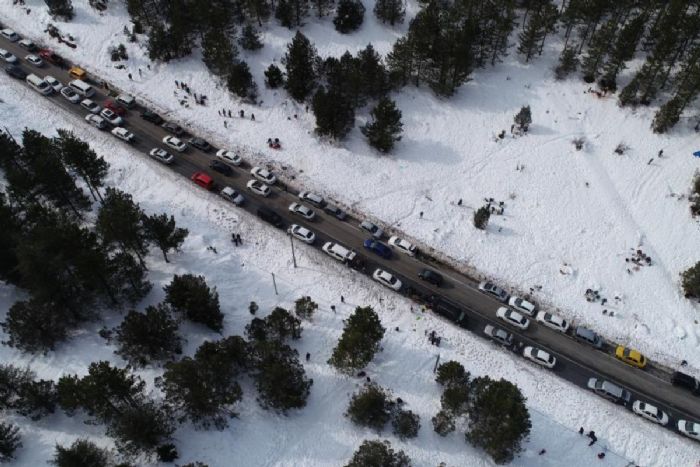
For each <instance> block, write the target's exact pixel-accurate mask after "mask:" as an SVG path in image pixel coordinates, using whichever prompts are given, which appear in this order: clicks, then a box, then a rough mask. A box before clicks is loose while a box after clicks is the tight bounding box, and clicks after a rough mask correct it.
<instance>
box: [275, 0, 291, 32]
mask: <svg viewBox="0 0 700 467" xmlns="http://www.w3.org/2000/svg"><path fill="white" fill-rule="evenodd" d="M275 18H277V21H279V22H280V25H282V26H284V27H285V28H289V29H292V28H293V27H294V26H295V24H294V12H293V11H292V4H291V0H278V1H277V6H276V7H275Z"/></svg>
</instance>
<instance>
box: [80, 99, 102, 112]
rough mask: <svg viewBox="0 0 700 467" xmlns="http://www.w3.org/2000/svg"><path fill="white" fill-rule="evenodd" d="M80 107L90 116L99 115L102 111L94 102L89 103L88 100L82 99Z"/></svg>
mask: <svg viewBox="0 0 700 467" xmlns="http://www.w3.org/2000/svg"><path fill="white" fill-rule="evenodd" d="M80 106H81V107H83V108H84V109H85V110H87V111H88V112H90V113H91V114H98V113H100V110H102V107H100V106H99V105H97V104H96V103H95V102H93V101H91V100H90V99H83V101H82V102H80Z"/></svg>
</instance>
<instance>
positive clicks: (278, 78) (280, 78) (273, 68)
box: [265, 63, 284, 89]
mask: <svg viewBox="0 0 700 467" xmlns="http://www.w3.org/2000/svg"><path fill="white" fill-rule="evenodd" d="M265 85H266V86H267V87H268V88H270V89H277V88H278V87H280V86H282V85H284V75H282V70H280V69H279V68H278V67H277V65H275V64H274V63H271V64H270V66H269V67H267V70H265Z"/></svg>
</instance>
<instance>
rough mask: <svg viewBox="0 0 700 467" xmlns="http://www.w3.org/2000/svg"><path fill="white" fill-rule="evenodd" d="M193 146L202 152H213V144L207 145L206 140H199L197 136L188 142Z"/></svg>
mask: <svg viewBox="0 0 700 467" xmlns="http://www.w3.org/2000/svg"><path fill="white" fill-rule="evenodd" d="M188 143H190V144H191V145H192V146H194V147H195V148H197V149H199V150H200V151H204V152H209V151H211V144H209V143H207V142H206V141H205V140H203V139H202V138H197V137H196V136H195V137H194V138H190V140H189V141H188Z"/></svg>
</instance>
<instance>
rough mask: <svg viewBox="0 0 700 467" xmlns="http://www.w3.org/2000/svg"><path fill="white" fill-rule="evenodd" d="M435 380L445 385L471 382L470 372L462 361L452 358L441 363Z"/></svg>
mask: <svg viewBox="0 0 700 467" xmlns="http://www.w3.org/2000/svg"><path fill="white" fill-rule="evenodd" d="M435 381H437V383H438V384H441V385H443V386H454V385H465V384H468V383H469V372H468V371H466V370H465V369H464V367H463V366H462V364H461V363H459V362H456V361H454V360H450V361H449V362H445V363H442V364H440V366H439V367H438V369H437V376H436V377H435Z"/></svg>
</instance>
